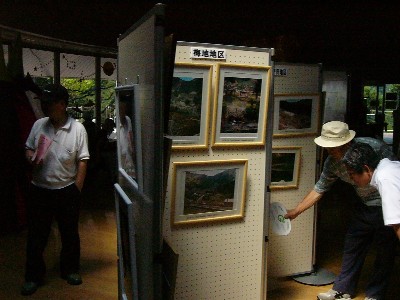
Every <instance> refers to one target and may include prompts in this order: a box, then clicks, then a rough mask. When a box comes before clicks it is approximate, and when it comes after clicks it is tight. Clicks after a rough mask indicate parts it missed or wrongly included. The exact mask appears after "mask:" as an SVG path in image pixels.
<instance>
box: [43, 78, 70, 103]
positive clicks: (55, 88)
mask: <svg viewBox="0 0 400 300" xmlns="http://www.w3.org/2000/svg"><path fill="white" fill-rule="evenodd" d="M68 99H69V94H68V91H67V89H66V88H65V87H63V86H62V85H61V84H54V83H52V84H48V85H46V86H45V87H44V88H43V94H42V97H41V101H42V102H44V103H51V102H56V101H60V100H64V101H65V102H66V103H67V104H68Z"/></svg>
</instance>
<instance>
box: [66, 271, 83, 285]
mask: <svg viewBox="0 0 400 300" xmlns="http://www.w3.org/2000/svg"><path fill="white" fill-rule="evenodd" d="M61 278H62V279H65V280H66V281H67V282H68V284H70V285H80V284H82V277H81V275H79V274H78V273H72V274H68V275H65V276H62V277H61Z"/></svg>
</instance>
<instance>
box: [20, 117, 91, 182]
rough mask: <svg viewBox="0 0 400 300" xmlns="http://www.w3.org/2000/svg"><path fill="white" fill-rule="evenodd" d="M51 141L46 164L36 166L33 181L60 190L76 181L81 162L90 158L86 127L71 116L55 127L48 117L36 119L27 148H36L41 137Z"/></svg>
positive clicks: (44, 160) (45, 159)
mask: <svg viewBox="0 0 400 300" xmlns="http://www.w3.org/2000/svg"><path fill="white" fill-rule="evenodd" d="M41 134H44V135H46V136H47V137H48V138H49V139H51V140H52V142H51V144H50V147H49V148H48V150H47V153H46V155H45V157H44V158H43V164H42V165H40V166H38V167H34V168H33V173H32V183H33V184H34V185H36V186H39V187H42V188H46V189H61V188H64V187H66V186H68V185H70V184H72V183H74V182H75V179H76V174H77V170H78V161H80V160H84V159H89V157H90V156H89V150H88V142H87V133H86V130H85V127H84V126H83V125H82V124H81V123H79V122H77V121H76V120H75V119H73V118H71V117H68V120H67V122H66V123H65V125H64V126H62V127H61V128H59V129H58V130H55V128H54V127H53V125H52V124H51V122H50V120H49V118H48V117H46V118H42V119H39V120H37V121H36V122H35V123H34V124H33V126H32V129H31V132H30V134H29V136H28V139H27V141H26V144H25V145H26V147H27V148H30V149H33V150H36V149H37V147H38V142H39V137H40V135H41Z"/></svg>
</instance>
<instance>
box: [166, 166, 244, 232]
mask: <svg viewBox="0 0 400 300" xmlns="http://www.w3.org/2000/svg"><path fill="white" fill-rule="evenodd" d="M247 164H248V161H247V160H244V159H235V160H217V161H196V162H174V163H173V179H172V180H173V184H172V188H173V190H172V194H171V195H172V196H171V199H172V200H171V226H180V225H188V224H198V223H209V222H215V221H231V220H238V219H243V217H244V206H245V199H246V177H247Z"/></svg>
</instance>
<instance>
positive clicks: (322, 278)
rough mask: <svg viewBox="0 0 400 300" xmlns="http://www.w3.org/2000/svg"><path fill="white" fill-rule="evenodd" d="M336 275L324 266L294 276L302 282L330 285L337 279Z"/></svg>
mask: <svg viewBox="0 0 400 300" xmlns="http://www.w3.org/2000/svg"><path fill="white" fill-rule="evenodd" d="M335 277H336V275H335V274H334V273H332V272H330V271H328V270H326V269H324V268H315V271H314V272H312V273H310V274H305V275H304V274H303V275H296V276H293V277H292V278H293V279H294V280H295V281H297V282H299V283H302V284H307V285H328V284H331V283H333V282H334V281H335Z"/></svg>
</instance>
